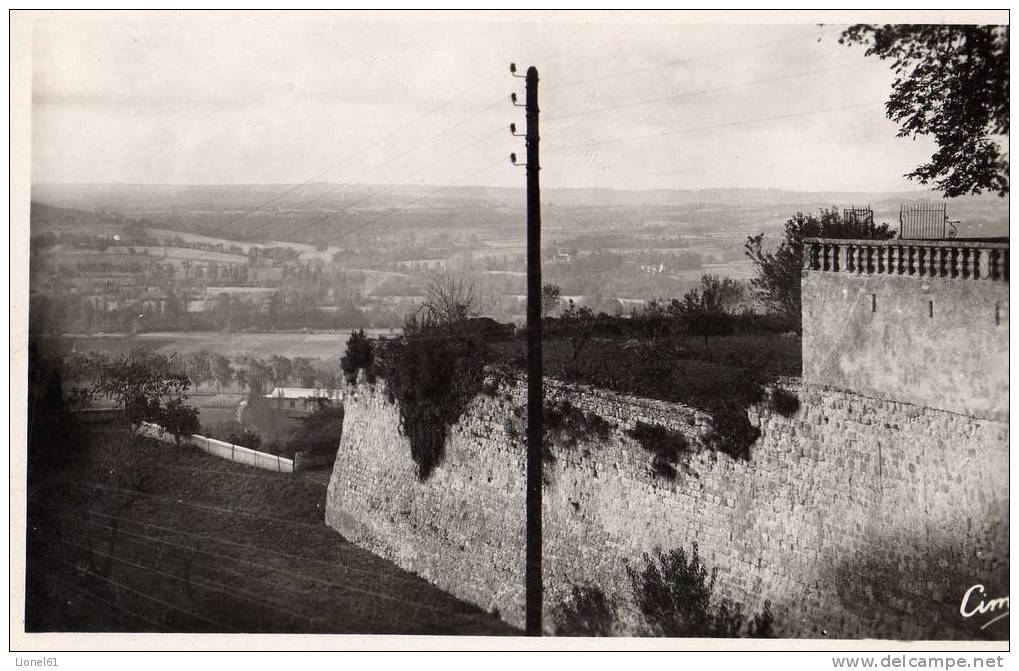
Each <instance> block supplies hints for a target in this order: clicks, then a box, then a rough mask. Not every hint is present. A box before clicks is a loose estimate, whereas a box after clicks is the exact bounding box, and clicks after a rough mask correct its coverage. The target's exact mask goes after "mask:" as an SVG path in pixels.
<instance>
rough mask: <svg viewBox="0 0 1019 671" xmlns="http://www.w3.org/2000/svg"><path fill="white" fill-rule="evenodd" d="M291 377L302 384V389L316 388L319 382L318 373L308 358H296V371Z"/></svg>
mask: <svg viewBox="0 0 1019 671" xmlns="http://www.w3.org/2000/svg"><path fill="white" fill-rule="evenodd" d="M291 375H292V376H293V377H294V379H296V380H297V381H298V382H300V384H301V386H302V387H314V386H315V384H316V383H317V382H318V371H317V370H315V367H314V366H312V365H311V359H309V358H307V357H303V356H295V357H294V369H293V372H292V373H291Z"/></svg>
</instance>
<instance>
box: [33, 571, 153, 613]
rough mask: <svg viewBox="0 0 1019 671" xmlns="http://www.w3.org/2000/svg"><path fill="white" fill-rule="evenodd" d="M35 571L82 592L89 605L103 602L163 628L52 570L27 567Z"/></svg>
mask: <svg viewBox="0 0 1019 671" xmlns="http://www.w3.org/2000/svg"><path fill="white" fill-rule="evenodd" d="M50 558H51V559H52V558H53V557H50ZM35 571H38V572H39V573H42V574H43V575H45V576H48V577H49V578H50V580H54V581H56V582H58V583H61V584H62V585H64V587H69V588H71V589H73V590H74V591H76V592H78V593H79V594H84V595H85V596H86V597H87V598H88V600H89V602H90V605H91V604H94V603H104V604H106V605H107V606H109V607H110V608H113V609H114V610H118V611H120V612H122V613H124V614H125V615H128V616H129V617H133V618H134V619H136V620H141V621H142V622H144V623H145V624H147V625H149V626H151V627H153V628H155V629H157V630H158V629H162V628H163V626H162V625H161V624H159V623H158V622H156V621H155V620H151V619H149V618H148V617H146V616H144V615H142V614H141V613H136V612H135V611H133V610H131V609H129V608H125V607H124V606H121V605H118V604H115V603H113V602H112V601H110V600H109V599H104V598H103V597H101V596H99V595H98V594H94V593H92V592H90V591H89V590H87V589H85V588H83V587H81V586H79V585H76V584H74V583H73V582H71V581H69V580H65V579H63V578H61V577H60V576H58V575H57V574H56V573H53V572H52V571H47V570H45V569H41V568H38V567H33V568H31V569H29V572H35Z"/></svg>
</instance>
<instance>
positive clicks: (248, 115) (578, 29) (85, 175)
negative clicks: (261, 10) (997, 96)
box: [32, 13, 933, 191]
mask: <svg viewBox="0 0 1019 671" xmlns="http://www.w3.org/2000/svg"><path fill="white" fill-rule="evenodd" d="M352 18H354V19H355V20H351V19H352ZM441 18H442V20H438V21H437V20H429V19H427V18H426V19H422V18H421V17H420V16H418V15H415V16H411V17H408V16H407V15H400V14H388V15H383V16H373V17H369V19H368V20H366V19H365V17H364V16H359V17H351V16H344V15H342V14H316V15H290V16H285V15H284V16H281V15H278V14H273V15H257V14H254V15H251V14H239V13H232V14H219V15H209V14H201V15H187V14H185V15H183V16H182V15H179V14H148V15H144V16H137V15H136V16H133V17H124V16H116V15H109V16H106V17H103V18H100V19H94V18H86V17H85V16H84V15H74V14H73V13H72V14H69V15H66V16H63V17H56V18H52V19H46V20H40V21H39V22H38V23H36V25H35V28H34V32H33V95H32V101H33V112H32V114H33V123H32V133H33V139H32V150H33V156H32V176H33V180H35V181H37V182H148V183H209V184H242V183H298V182H305V181H322V182H371V183H398V184H402V183H406V184H419V183H427V184H457V185H459V184H484V185H496V186H522V184H523V170H522V169H521V168H515V167H513V166H511V165H510V164H509V160H508V158H507V156H508V154H509V153H510V152H511V151H517V152H518V153H520V154H523V143H522V138H513V137H510V135H509V132H508V129H507V126H508V124H509V123H510V122H511V121H515V122H517V124H518V125H519V126H520V127H523V121H524V119H523V108H516V107H512V106H511V105H510V102H509V97H508V96H509V93H510V92H511V91H518V92H519V94H520V96H521V99H522V98H523V80H521V79H514V78H512V77H511V76H510V73H509V71H508V64H509V62H510V61H515V62H516V63H517V64H518V66H520V70H521V71H523V70H524V69H526V66H527V65H531V64H533V65H536V66H537V67H538V69H539V71H540V75H541V88H540V107H541V137H542V144H541V146H542V167H543V170H542V184H543V186H547V187H562V186H569V187H589V186H596V187H615V188H624V189H640V188H710V187H774V188H787V189H810V190H859V191H864V190H871V191H873V190H900V189H910V188H917V187H916V185H915V184H913V183H910V182H908V181H906V180H905V179H904V178H903V177H902V175H903V173H905V172H907V171H909V170H911V169H912V168H914V167H915V166H916V165H918V164H919V163H920V162H922V161H924V160H925V159H926V158H928V157H929V156H930V154H931V152H932V149H933V145H932V144H931V143H930V142H929V141H927V140H922V139H921V140H917V141H913V140H910V139H902V138H897V137H896V136H895V133H896V126H895V125H894V124H892V123H891V122H890V121H888V120H887V119H885V117H884V112H883V108H882V103H883V102H884V100H885V99H886V98H887V96H888V93H889V89H890V83H891V81H892V76H891V73H890V72H889V70H888V67H887V65H886V64H883V63H881V62H880V61H878V60H875V59H872V58H865V57H864V56H863V49H862V48H860V47H854V48H847V47H844V46H841V45H839V44H838V42H837V39H836V38H837V35H838V32H839V26H826V27H823V28H822V27H818V26H817V25H815V24H810V23H800V24H789V23H786V24H770V25H746V24H740V25H719V24H700V25H690V24H683V23H679V22H678V21H679V20H680V17H679V16H676V17H674V19H675V20H662V17H661V16H632V15H631V16H627V17H624V18H622V19H618V20H616V21H611V22H609V21H594V22H591V21H589V20H587V17H570V16H560V17H558V18H557V20H554V21H548V20H544V21H539V22H533V21H529V16H528V15H526V14H522V15H516V16H511V17H506V16H505V15H488V16H486V15H473V16H471V15H458V16H454V17H452V18H451V17H449V16H448V15H447V16H445V17H441ZM687 20H689V19H687ZM605 108H612V109H605ZM642 136H644V137H642Z"/></svg>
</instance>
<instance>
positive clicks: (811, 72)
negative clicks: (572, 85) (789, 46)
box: [546, 62, 866, 121]
mask: <svg viewBox="0 0 1019 671" xmlns="http://www.w3.org/2000/svg"><path fill="white" fill-rule="evenodd" d="M865 64H866V63H864V62H856V63H848V64H843V65H835V66H833V67H830V68H821V69H818V70H808V71H806V72H797V73H794V74H790V75H781V76H778V77H768V78H765V79H753V80H750V81H746V82H738V83H735V84H727V85H725V86H716V87H714V88H710V89H700V90H697V91H684V92H682V93H676V94H674V95H668V96H662V97H660V98H646V99H644V100H636V101H634V102H629V103H623V104H620V105H611V106H609V107H600V108H598V109H593V110H580V111H577V112H570V113H568V114H560V115H558V116H551V117H549V118H548V119H546V121H559V120H561V119H572V118H573V117H579V116H587V115H590V114H601V113H602V112H611V111H614V110H620V109H626V108H628V107H637V106H639V105H653V104H656V103H662V102H667V101H669V100H678V99H680V98H687V97H691V96H697V95H703V94H707V93H717V92H719V91H728V90H731V89H739V88H743V87H747V86H756V85H758V84H770V83H772V82H780V81H785V80H787V79H797V78H799V77H809V76H812V75H818V74H824V73H827V72H834V71H836V70H844V69H846V68H855V67H860V66H861V65H865Z"/></svg>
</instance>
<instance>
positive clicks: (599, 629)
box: [555, 585, 616, 636]
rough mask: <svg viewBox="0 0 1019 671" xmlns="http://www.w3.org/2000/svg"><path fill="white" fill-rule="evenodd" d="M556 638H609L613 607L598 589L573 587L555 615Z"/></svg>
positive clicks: (614, 615)
mask: <svg viewBox="0 0 1019 671" xmlns="http://www.w3.org/2000/svg"><path fill="white" fill-rule="evenodd" d="M555 619H556V630H555V632H556V636H610V635H611V634H612V626H613V624H614V623H615V621H616V608H615V605H614V604H613V603H612V602H611V601H609V599H608V598H606V596H605V593H604V592H603V591H602V590H601V589H599V588H598V587H592V586H583V587H578V586H576V585H574V586H573V593H572V594H571V596H570V598H569V599H567V600H566V601H565V602H564V603H562V604H560V605H559V608H558V609H556V613H555Z"/></svg>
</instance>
